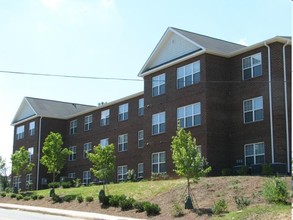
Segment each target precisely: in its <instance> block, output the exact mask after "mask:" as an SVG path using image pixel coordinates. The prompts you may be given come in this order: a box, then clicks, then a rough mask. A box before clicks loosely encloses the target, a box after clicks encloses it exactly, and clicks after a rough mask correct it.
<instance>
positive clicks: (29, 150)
mask: <svg viewBox="0 0 293 220" xmlns="http://www.w3.org/2000/svg"><path fill="white" fill-rule="evenodd" d="M27 151H28V157H29V161H30V162H32V161H33V155H34V147H29V148H28V149H27Z"/></svg>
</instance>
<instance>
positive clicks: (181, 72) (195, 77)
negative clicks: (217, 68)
mask: <svg viewBox="0 0 293 220" xmlns="http://www.w3.org/2000/svg"><path fill="white" fill-rule="evenodd" d="M199 82H200V60H198V61H195V62H193V63H190V64H187V65H184V66H181V67H179V68H177V89H181V88H184V87H187V86H191V85H194V84H197V83H199ZM181 85H182V86H181Z"/></svg>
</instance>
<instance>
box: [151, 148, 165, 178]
mask: <svg viewBox="0 0 293 220" xmlns="http://www.w3.org/2000/svg"><path fill="white" fill-rule="evenodd" d="M162 153H164V154H165V161H164V162H161V161H160V158H161V157H160V155H161V154H162ZM155 154H157V155H158V162H156V163H154V162H153V155H155ZM151 160H152V173H154V170H153V165H158V173H163V172H161V164H165V166H166V151H161V152H155V153H152V158H151ZM164 172H165V171H164Z"/></svg>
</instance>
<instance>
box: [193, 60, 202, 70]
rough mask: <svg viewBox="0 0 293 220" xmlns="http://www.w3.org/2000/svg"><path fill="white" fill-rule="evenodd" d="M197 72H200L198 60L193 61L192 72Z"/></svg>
mask: <svg viewBox="0 0 293 220" xmlns="http://www.w3.org/2000/svg"><path fill="white" fill-rule="evenodd" d="M198 72H200V62H199V61H197V62H194V63H193V73H198Z"/></svg>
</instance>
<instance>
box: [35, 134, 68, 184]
mask: <svg viewBox="0 0 293 220" xmlns="http://www.w3.org/2000/svg"><path fill="white" fill-rule="evenodd" d="M62 145H63V141H62V136H61V134H59V133H54V132H50V134H49V135H48V136H47V137H46V139H45V142H44V146H43V149H42V152H43V156H42V158H41V160H40V162H41V164H43V165H44V166H45V167H47V169H48V173H52V175H53V182H55V178H56V176H57V175H58V174H60V172H61V169H62V168H63V167H64V165H65V162H66V159H67V158H68V155H69V154H70V153H71V151H70V150H69V149H67V148H64V147H63V146H62ZM53 189H54V187H53Z"/></svg>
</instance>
